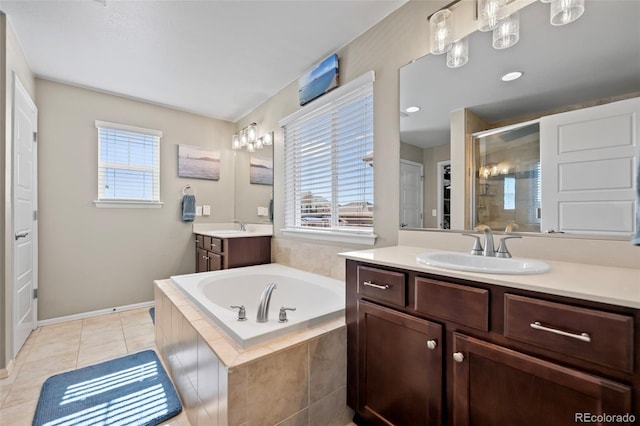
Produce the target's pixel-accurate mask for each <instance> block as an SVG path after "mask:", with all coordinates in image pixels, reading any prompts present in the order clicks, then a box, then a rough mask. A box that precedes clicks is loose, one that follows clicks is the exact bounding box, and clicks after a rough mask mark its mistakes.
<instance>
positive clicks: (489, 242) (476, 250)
mask: <svg viewBox="0 0 640 426" xmlns="http://www.w3.org/2000/svg"><path fill="white" fill-rule="evenodd" d="M516 226H517V225H516ZM473 229H474V230H475V231H481V232H484V248H483V247H482V244H480V237H479V236H478V235H474V234H462V235H466V236H467V237H473V238H475V239H476V241H475V242H474V244H473V248H472V249H471V254H475V255H477V256H488V257H501V258H509V257H511V253H509V250H508V249H507V240H510V239H512V238H522V237H520V236H507V237H502V238H500V244H499V245H498V250H495V249H494V248H493V247H494V245H493V233H492V232H491V228H489V227H488V226H487V225H478V226H476V227H475V228H473Z"/></svg>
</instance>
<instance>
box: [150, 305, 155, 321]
mask: <svg viewBox="0 0 640 426" xmlns="http://www.w3.org/2000/svg"><path fill="white" fill-rule="evenodd" d="M149 315H150V316H151V322H153V323H154V324H155V323H156V308H155V307H154V308H149Z"/></svg>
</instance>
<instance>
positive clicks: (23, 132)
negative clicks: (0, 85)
mask: <svg viewBox="0 0 640 426" xmlns="http://www.w3.org/2000/svg"><path fill="white" fill-rule="evenodd" d="M13 81H14V86H13V87H14V88H13V91H14V96H13V232H14V236H13V256H14V262H13V276H14V281H13V355H14V356H15V355H16V354H17V353H18V351H19V350H20V348H21V347H22V345H23V344H24V342H25V340H26V339H27V337H29V333H31V331H32V330H33V329H35V328H36V325H37V314H36V312H37V306H36V299H35V298H34V290H35V289H36V288H37V241H38V239H37V222H36V217H35V214H34V212H35V210H36V204H37V187H36V185H37V150H36V129H37V119H38V110H37V109H36V106H35V104H34V103H33V101H32V100H31V98H30V97H29V95H28V94H27V92H26V90H25V89H24V87H23V86H22V84H21V83H20V80H18V78H17V77H16V76H15V75H14V80H13Z"/></svg>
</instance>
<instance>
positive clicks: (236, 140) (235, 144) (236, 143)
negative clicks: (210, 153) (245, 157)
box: [231, 133, 242, 149]
mask: <svg viewBox="0 0 640 426" xmlns="http://www.w3.org/2000/svg"><path fill="white" fill-rule="evenodd" d="M231 148H232V149H240V148H242V146H241V145H240V135H238V134H237V133H235V134H234V135H233V136H232V137H231Z"/></svg>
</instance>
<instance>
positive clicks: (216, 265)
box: [207, 251, 222, 271]
mask: <svg viewBox="0 0 640 426" xmlns="http://www.w3.org/2000/svg"><path fill="white" fill-rule="evenodd" d="M207 258H208V259H209V266H208V268H209V269H207V270H208V271H219V270H220V269H222V256H220V255H219V254H216V253H214V252H211V251H208V252H207Z"/></svg>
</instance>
